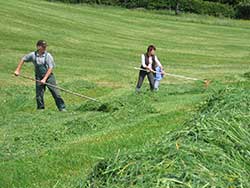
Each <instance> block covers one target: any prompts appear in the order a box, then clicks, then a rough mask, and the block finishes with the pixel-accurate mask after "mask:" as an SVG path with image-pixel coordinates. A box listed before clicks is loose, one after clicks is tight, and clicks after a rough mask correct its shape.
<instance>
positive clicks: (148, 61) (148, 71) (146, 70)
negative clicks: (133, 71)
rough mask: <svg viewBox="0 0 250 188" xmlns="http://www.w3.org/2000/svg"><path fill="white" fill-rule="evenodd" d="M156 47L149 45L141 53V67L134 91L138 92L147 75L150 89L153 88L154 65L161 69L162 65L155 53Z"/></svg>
mask: <svg viewBox="0 0 250 188" xmlns="http://www.w3.org/2000/svg"><path fill="white" fill-rule="evenodd" d="M155 51H156V47H155V46H154V45H149V46H148V48H147V52H146V53H145V54H142V55H141V69H142V70H140V72H139V78H138V81H137V85H136V91H137V92H139V91H140V88H141V86H142V83H143V80H144V78H145V76H147V77H148V81H149V86H150V90H151V91H153V90H154V75H153V73H154V72H155V67H156V66H159V67H160V68H161V69H162V70H163V67H162V65H161V63H160V61H159V60H158V58H157V56H156V55H155Z"/></svg>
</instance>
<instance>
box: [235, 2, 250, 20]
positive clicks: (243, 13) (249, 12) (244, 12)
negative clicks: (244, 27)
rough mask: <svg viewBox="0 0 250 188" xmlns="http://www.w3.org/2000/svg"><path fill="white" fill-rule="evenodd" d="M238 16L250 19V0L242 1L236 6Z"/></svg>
mask: <svg viewBox="0 0 250 188" xmlns="http://www.w3.org/2000/svg"><path fill="white" fill-rule="evenodd" d="M235 9H236V17H237V18H240V19H250V2H248V3H240V4H238V5H237V6H236V7H235Z"/></svg>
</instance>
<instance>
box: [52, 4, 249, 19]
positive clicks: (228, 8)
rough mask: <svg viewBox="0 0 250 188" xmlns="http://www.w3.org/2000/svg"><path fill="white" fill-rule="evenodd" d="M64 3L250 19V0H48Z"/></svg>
mask: <svg viewBox="0 0 250 188" xmlns="http://www.w3.org/2000/svg"><path fill="white" fill-rule="evenodd" d="M49 1H61V2H64V3H89V4H100V5H112V6H122V7H126V8H145V9H150V10H174V11H175V13H176V14H179V13H181V12H189V13H195V14H203V15H210V16H218V17H230V18H238V19H250V0H49Z"/></svg>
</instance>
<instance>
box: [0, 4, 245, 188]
mask: <svg viewBox="0 0 250 188" xmlns="http://www.w3.org/2000/svg"><path fill="white" fill-rule="evenodd" d="M0 7H1V11H0V36H1V39H0V45H1V46H2V48H1V50H0V71H1V74H0V113H1V116H0V187H3V188H8V187H43V188H44V187H65V188H69V187H76V186H78V187H81V186H80V185H82V184H83V182H84V180H85V178H86V176H87V174H88V173H89V172H90V171H91V170H92V168H93V166H94V165H95V164H96V163H97V162H98V161H100V160H101V159H106V158H109V157H114V156H116V155H117V153H123V154H127V153H130V152H134V151H137V150H138V149H142V148H143V147H144V146H146V145H147V144H149V143H152V142H154V141H155V140H158V139H159V138H160V137H161V136H162V135H164V134H165V133H166V132H168V131H171V130H175V129H176V128H177V127H180V126H181V125H182V124H183V123H184V122H185V121H187V120H189V119H190V118H191V117H192V115H193V113H194V111H195V109H196V106H197V105H198V104H199V103H200V102H202V101H204V100H205V99H206V98H207V96H209V95H210V93H211V92H212V91H213V90H218V89H221V88H223V87H225V86H226V85H227V84H229V83H231V82H235V83H236V82H239V81H244V80H245V78H243V77H242V76H241V75H242V74H243V73H245V72H249V71H250V69H249V62H250V52H249V49H250V39H249V36H250V22H249V21H235V20H229V19H218V18H212V17H204V16H203V17H199V16H196V15H181V16H179V17H176V16H173V15H171V14H170V13H168V12H163V11H160V12H147V11H143V10H127V9H121V8H112V7H102V6H88V5H66V4H62V3H49V2H47V1H41V2H40V1H39V2H38V1H35V0H23V1H18V0H8V1H0ZM39 39H46V40H47V41H48V44H49V49H48V51H50V52H51V53H52V54H53V56H54V57H55V60H56V65H57V66H56V69H55V71H54V72H55V75H56V78H57V81H58V84H59V85H60V86H61V87H64V88H66V89H69V90H72V91H75V92H79V93H82V94H84V95H87V96H91V97H94V98H98V99H99V100H101V101H102V102H103V103H105V104H108V106H110V109H109V110H108V111H107V112H103V111H98V106H97V105H99V104H95V103H94V102H90V101H86V100H83V99H81V98H78V97H75V96H72V95H69V94H66V93H62V96H63V98H64V100H65V101H66V104H67V109H68V112H66V113H60V112H58V111H57V110H56V107H55V104H54V101H53V99H52V97H51V95H50V94H49V92H46V97H45V102H46V110H45V111H43V112H37V111H36V103H35V91H34V83H33V82H32V81H29V80H25V79H22V78H16V77H14V76H13V75H12V74H11V73H12V72H14V70H15V68H16V66H17V63H18V61H19V59H20V58H21V57H22V56H23V55H24V54H26V53H28V52H30V51H33V50H35V43H36V41H37V40H39ZM151 43H153V44H155V45H156V47H157V55H158V57H159V58H160V60H161V62H162V64H163V65H164V66H165V68H166V71H167V72H170V73H174V74H181V75H186V76H189V77H197V78H201V79H203V78H206V79H210V80H213V82H212V84H211V85H210V87H209V88H208V89H207V90H206V89H204V86H203V85H202V83H199V82H191V81H185V80H180V79H175V78H170V77H166V78H164V80H163V81H162V82H161V87H160V91H159V92H158V93H151V92H150V91H148V83H147V80H145V83H144V85H143V89H142V93H141V94H139V95H137V94H135V92H134V89H135V84H136V81H137V77H138V71H136V70H134V69H133V67H135V66H137V67H138V66H139V65H140V55H141V54H142V53H144V51H145V50H146V48H147V46H148V45H149V44H151ZM22 73H23V74H25V75H29V76H32V75H33V65H32V64H25V65H24V67H23V69H22ZM95 106H97V107H95Z"/></svg>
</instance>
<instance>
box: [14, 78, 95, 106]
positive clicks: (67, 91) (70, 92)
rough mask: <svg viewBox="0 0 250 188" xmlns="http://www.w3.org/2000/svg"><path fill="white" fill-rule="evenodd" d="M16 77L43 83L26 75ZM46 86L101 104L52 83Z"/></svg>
mask: <svg viewBox="0 0 250 188" xmlns="http://www.w3.org/2000/svg"><path fill="white" fill-rule="evenodd" d="M16 76H20V77H22V78H25V79H28V80H33V81H35V82H39V83H41V81H40V80H37V79H34V78H32V77H29V76H25V75H16ZM44 84H45V85H47V86H51V87H54V88H56V89H59V90H61V91H64V92H66V93H69V94H72V95H75V96H78V97H81V98H85V99H89V100H92V101H96V102H99V101H98V100H97V99H94V98H91V97H88V96H85V95H82V94H79V93H76V92H73V91H70V90H67V89H64V88H61V87H59V86H56V85H53V84H50V83H47V82H46V83H44Z"/></svg>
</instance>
